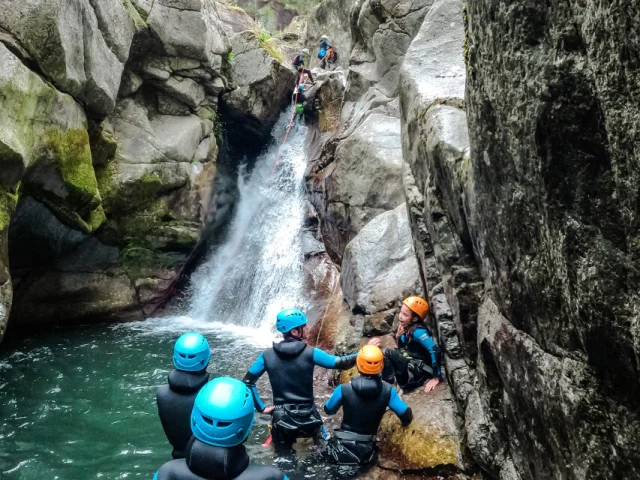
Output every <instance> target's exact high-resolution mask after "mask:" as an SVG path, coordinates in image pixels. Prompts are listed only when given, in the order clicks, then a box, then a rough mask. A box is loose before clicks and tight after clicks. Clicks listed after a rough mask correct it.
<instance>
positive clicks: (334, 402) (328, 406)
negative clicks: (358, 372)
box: [324, 385, 342, 415]
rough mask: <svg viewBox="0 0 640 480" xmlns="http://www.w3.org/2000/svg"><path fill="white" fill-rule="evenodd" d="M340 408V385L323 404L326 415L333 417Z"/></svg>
mask: <svg viewBox="0 0 640 480" xmlns="http://www.w3.org/2000/svg"><path fill="white" fill-rule="evenodd" d="M341 406H342V385H338V388H336V389H335V390H334V391H333V395H331V398H329V400H327V403H325V404H324V411H325V413H326V414H327V415H335V414H336V413H338V410H340V407H341Z"/></svg>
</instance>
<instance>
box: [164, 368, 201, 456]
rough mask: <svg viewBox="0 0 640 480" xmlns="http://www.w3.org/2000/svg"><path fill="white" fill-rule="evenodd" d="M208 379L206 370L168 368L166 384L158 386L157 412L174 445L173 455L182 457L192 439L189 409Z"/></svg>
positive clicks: (165, 431) (170, 441)
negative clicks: (188, 370)
mask: <svg viewBox="0 0 640 480" xmlns="http://www.w3.org/2000/svg"><path fill="white" fill-rule="evenodd" d="M208 381H209V374H208V373H207V372H206V370H203V371H201V372H183V371H181V370H171V372H170V373H169V378H168V384H167V385H162V386H161V387H160V388H158V392H157V393H156V400H157V402H158V415H159V416H160V421H161V422H162V428H164V433H165V434H166V435H167V438H168V439H169V443H170V444H171V446H172V447H173V452H171V456H172V457H173V458H184V456H185V448H186V447H187V443H189V440H190V439H191V410H193V404H194V402H195V401H196V396H197V395H198V392H199V391H200V389H201V388H202V387H203V386H204V385H205V384H206V383H207V382H208Z"/></svg>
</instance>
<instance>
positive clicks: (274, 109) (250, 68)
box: [222, 32, 296, 148]
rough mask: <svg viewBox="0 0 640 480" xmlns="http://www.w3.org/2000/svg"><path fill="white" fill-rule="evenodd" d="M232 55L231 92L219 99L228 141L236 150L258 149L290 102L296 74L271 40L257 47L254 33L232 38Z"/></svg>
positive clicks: (257, 43) (257, 38)
mask: <svg viewBox="0 0 640 480" xmlns="http://www.w3.org/2000/svg"><path fill="white" fill-rule="evenodd" d="M232 51H233V55H234V56H233V63H232V75H231V78H232V83H233V85H234V88H233V90H231V91H230V92H229V93H225V94H224V95H223V96H222V101H223V104H222V107H223V108H224V112H225V113H224V115H225V120H227V121H228V122H229V123H228V126H229V129H228V133H229V139H230V141H231V142H233V143H235V144H236V145H238V146H245V147H250V146H255V147H256V148H258V147H259V148H262V145H263V144H264V143H265V142H266V141H267V140H268V139H269V137H270V134H271V129H272V128H273V126H274V125H275V123H276V121H277V120H278V118H279V116H280V112H281V110H282V109H283V108H284V107H285V106H286V105H287V104H288V103H289V102H291V95H292V92H293V89H294V86H295V80H296V72H295V70H294V69H293V67H291V66H290V65H289V62H287V61H286V59H285V58H284V56H282V54H281V53H280V52H279V51H278V50H277V47H276V45H275V43H274V41H273V40H272V39H269V40H264V41H262V43H261V40H260V39H259V37H258V36H257V35H256V33H254V32H245V33H240V34H236V35H235V36H234V37H233V38H232ZM276 57H277V58H276Z"/></svg>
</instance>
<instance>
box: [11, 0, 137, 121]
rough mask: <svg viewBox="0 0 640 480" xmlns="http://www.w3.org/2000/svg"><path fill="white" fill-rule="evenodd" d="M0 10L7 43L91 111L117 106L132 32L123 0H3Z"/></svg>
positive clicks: (105, 109) (101, 111) (102, 112)
mask: <svg viewBox="0 0 640 480" xmlns="http://www.w3.org/2000/svg"><path fill="white" fill-rule="evenodd" d="M0 9H1V10H2V12H3V14H2V16H1V17H0V29H2V31H3V32H7V33H3V35H2V38H3V41H6V42H7V43H8V44H9V45H12V46H15V47H16V48H17V49H19V50H20V51H22V52H24V56H25V57H26V58H27V59H32V60H33V61H35V62H36V63H37V65H38V67H39V68H40V70H41V71H42V72H43V73H44V74H45V75H46V77H47V79H49V80H51V81H52V82H53V83H54V85H55V86H56V87H57V88H59V89H60V90H61V91H64V92H67V93H69V94H71V95H72V96H73V97H75V98H76V99H78V100H79V101H81V102H82V103H83V104H85V105H86V106H87V107H88V109H89V110H91V111H93V112H95V113H97V114H99V115H106V114H108V113H110V112H111V111H112V110H113V108H114V107H115V101H116V96H117V94H118V88H119V86H120V78H121V76H122V71H123V69H124V64H125V62H126V61H127V58H128V54H129V47H130V45H131V41H132V39H133V35H134V22H133V19H132V18H131V17H130V16H129V15H128V14H127V12H126V9H125V6H124V2H122V1H121V0H104V1H102V0H101V1H98V0H92V1H89V0H75V1H72V2H70V1H65V0H53V1H49V0H28V1H24V2H14V1H12V0H2V2H0Z"/></svg>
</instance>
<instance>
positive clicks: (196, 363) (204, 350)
mask: <svg viewBox="0 0 640 480" xmlns="http://www.w3.org/2000/svg"><path fill="white" fill-rule="evenodd" d="M210 358H211V352H210V351H209V342H207V339H206V338H204V336H202V335H200V334H199V333H185V334H183V335H181V336H180V338H178V340H177V341H176V344H175V346H174V347H173V365H174V366H175V367H176V369H178V370H182V371H183V372H199V371H200V370H204V369H205V368H207V365H208V364H209V359H210Z"/></svg>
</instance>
